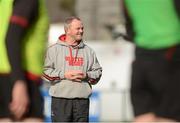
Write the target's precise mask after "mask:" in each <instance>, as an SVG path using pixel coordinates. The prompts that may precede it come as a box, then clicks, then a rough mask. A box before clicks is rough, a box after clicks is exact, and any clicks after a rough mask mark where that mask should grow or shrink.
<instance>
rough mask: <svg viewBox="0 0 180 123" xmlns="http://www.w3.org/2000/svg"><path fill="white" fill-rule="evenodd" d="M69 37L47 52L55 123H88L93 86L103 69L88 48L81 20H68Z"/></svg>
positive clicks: (47, 67)
mask: <svg viewBox="0 0 180 123" xmlns="http://www.w3.org/2000/svg"><path fill="white" fill-rule="evenodd" d="M64 30H65V34H64V35H61V36H60V37H59V40H58V42H57V43H56V44H54V45H52V46H50V47H49V48H48V50H47V54H46V58H45V65H44V78H45V79H46V80H48V81H50V82H51V87H50V91H49V92H50V95H51V96H52V108H51V109H52V112H51V115H52V121H53V122H88V121H89V119H88V116H89V97H90V95H91V92H92V89H91V85H94V84H96V83H97V82H98V81H99V79H100V77H101V74H102V68H101V66H100V64H99V62H98V60H97V58H96V55H95V52H94V51H93V50H92V49H91V48H90V47H88V46H87V45H86V44H84V42H83V40H82V38H83V33H84V26H83V23H82V21H81V20H80V19H79V18H77V17H70V18H67V19H66V21H65V25H64Z"/></svg>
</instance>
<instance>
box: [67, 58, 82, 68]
mask: <svg viewBox="0 0 180 123" xmlns="http://www.w3.org/2000/svg"><path fill="white" fill-rule="evenodd" d="M65 60H66V62H68V64H69V66H82V65H83V63H84V59H83V57H76V58H75V57H72V58H71V57H69V56H66V57H65Z"/></svg>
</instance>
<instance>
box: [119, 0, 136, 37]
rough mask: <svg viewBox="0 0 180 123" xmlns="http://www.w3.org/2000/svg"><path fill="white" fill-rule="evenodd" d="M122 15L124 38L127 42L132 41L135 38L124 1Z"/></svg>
mask: <svg viewBox="0 0 180 123" xmlns="http://www.w3.org/2000/svg"><path fill="white" fill-rule="evenodd" d="M122 7H123V13H124V18H125V27H126V33H127V36H126V37H125V39H126V40H128V41H133V40H134V36H135V31H134V28H133V21H132V19H131V17H130V15H129V13H128V8H127V7H126V4H125V1H124V0H123V1H122Z"/></svg>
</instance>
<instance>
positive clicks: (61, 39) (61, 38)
mask: <svg viewBox="0 0 180 123" xmlns="http://www.w3.org/2000/svg"><path fill="white" fill-rule="evenodd" d="M58 44H60V45H64V46H67V47H72V46H70V45H68V44H67V43H66V34H62V35H60V36H59V40H58ZM84 46H85V44H84V43H83V41H81V42H80V43H79V44H78V45H76V46H73V47H72V48H74V49H80V48H83V47H84Z"/></svg>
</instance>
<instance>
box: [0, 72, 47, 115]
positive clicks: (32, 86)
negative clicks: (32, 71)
mask: <svg viewBox="0 0 180 123" xmlns="http://www.w3.org/2000/svg"><path fill="white" fill-rule="evenodd" d="M12 86H13V84H12V82H11V81H10V79H9V77H8V76H6V75H0V118H7V117H8V118H11V113H10V111H9V109H8V105H9V103H10V101H11V93H12ZM28 89H29V95H30V101H31V102H30V107H29V112H28V113H27V115H26V116H25V117H34V118H43V117H44V116H43V107H44V105H43V104H44V103H43V97H42V95H41V93H40V89H39V86H38V85H37V84H36V83H35V82H33V81H28Z"/></svg>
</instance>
